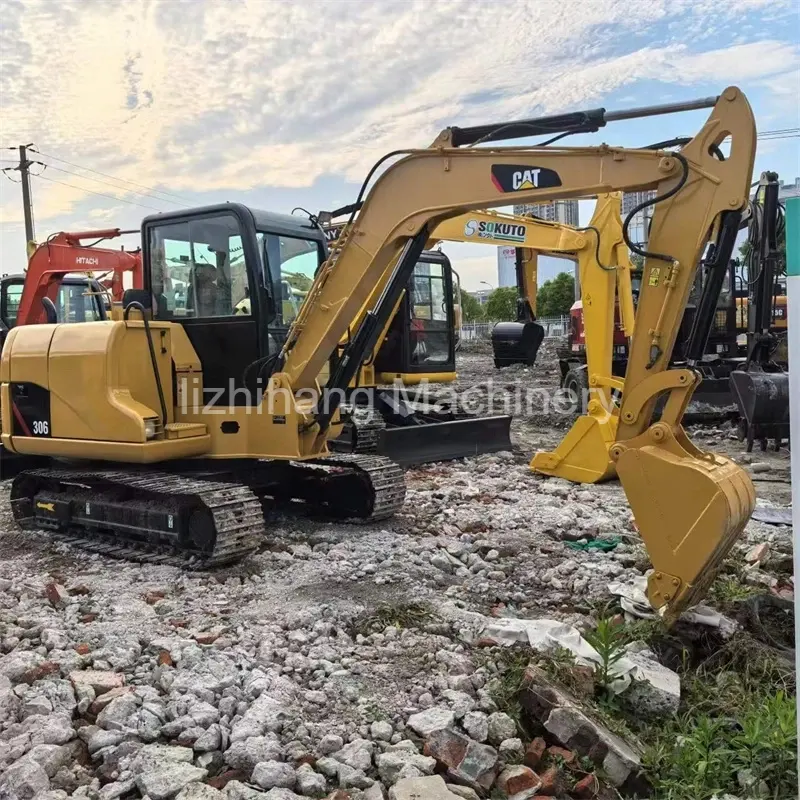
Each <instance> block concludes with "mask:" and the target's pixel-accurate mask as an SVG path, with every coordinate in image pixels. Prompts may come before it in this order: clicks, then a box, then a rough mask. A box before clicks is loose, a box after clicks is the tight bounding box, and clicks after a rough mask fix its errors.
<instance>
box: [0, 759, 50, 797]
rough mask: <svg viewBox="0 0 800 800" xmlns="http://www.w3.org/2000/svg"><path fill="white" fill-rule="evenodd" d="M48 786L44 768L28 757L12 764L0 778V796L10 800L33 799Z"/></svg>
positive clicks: (48, 782)
mask: <svg viewBox="0 0 800 800" xmlns="http://www.w3.org/2000/svg"><path fill="white" fill-rule="evenodd" d="M49 788H50V778H48V777H47V773H46V772H45V771H44V768H43V767H42V766H41V765H40V764H37V763H36V762H35V761H30V760H28V759H23V760H22V761H17V763H16V764H12V765H11V766H10V767H9V768H8V769H7V770H6V773H5V775H3V776H2V778H0V797H2V798H9V799H10V800H33V799H34V798H35V797H37V796H38V795H40V794H42V793H44V792H46V791H47V790H48V789H49Z"/></svg>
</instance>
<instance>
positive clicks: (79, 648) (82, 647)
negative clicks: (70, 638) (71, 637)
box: [74, 642, 92, 656]
mask: <svg viewBox="0 0 800 800" xmlns="http://www.w3.org/2000/svg"><path fill="white" fill-rule="evenodd" d="M74 649H75V652H76V653H77V654H78V655H79V656H88V655H89V653H91V652H92V648H91V647H89V645H88V644H86V642H81V643H80V644H76V645H75V648H74Z"/></svg>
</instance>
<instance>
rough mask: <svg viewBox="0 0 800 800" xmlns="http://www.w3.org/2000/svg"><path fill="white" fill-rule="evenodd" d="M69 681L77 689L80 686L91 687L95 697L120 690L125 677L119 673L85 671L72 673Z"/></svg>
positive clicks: (95, 670) (94, 670)
mask: <svg viewBox="0 0 800 800" xmlns="http://www.w3.org/2000/svg"><path fill="white" fill-rule="evenodd" d="M69 679H70V680H71V681H72V685H73V686H74V687H75V688H76V689H77V688H78V687H79V686H91V687H92V689H93V690H94V693H95V695H101V694H103V693H105V692H110V691H111V690H112V689H118V688H119V687H120V686H122V685H123V684H124V683H125V676H124V675H122V674H120V673H119V672H106V671H103V670H97V669H85V670H79V671H76V672H70V674H69Z"/></svg>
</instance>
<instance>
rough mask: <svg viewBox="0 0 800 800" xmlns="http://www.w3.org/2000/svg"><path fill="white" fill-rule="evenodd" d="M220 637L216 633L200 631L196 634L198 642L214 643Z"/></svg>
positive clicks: (195, 638)
mask: <svg viewBox="0 0 800 800" xmlns="http://www.w3.org/2000/svg"><path fill="white" fill-rule="evenodd" d="M218 638H219V636H218V634H216V633H198V634H196V635H195V637H194V640H195V641H196V642H197V644H214V642H216V641H217V639H218Z"/></svg>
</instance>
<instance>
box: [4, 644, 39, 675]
mask: <svg viewBox="0 0 800 800" xmlns="http://www.w3.org/2000/svg"><path fill="white" fill-rule="evenodd" d="M44 660H45V659H44V656H40V655H39V654H38V653H36V652H35V651H33V650H12V651H11V652H10V653H7V654H6V655H4V656H2V657H0V675H5V677H6V678H8V679H9V680H10V681H11V683H19V682H20V681H22V680H23V678H24V677H25V676H26V674H28V673H30V672H31V671H32V670H34V669H35V668H36V667H38V666H39V665H40V664H43V663H44Z"/></svg>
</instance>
